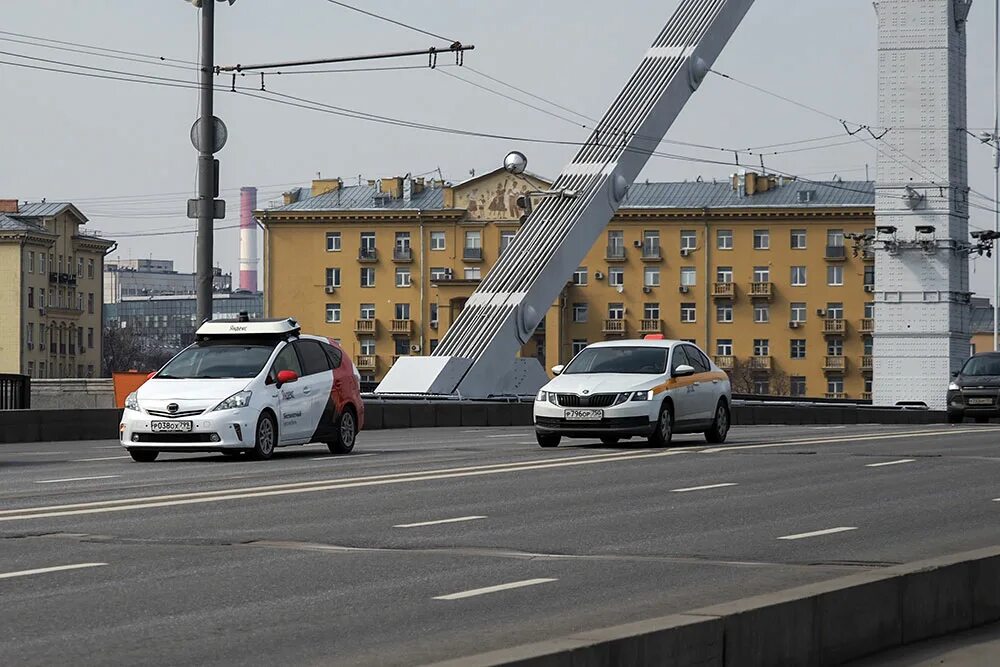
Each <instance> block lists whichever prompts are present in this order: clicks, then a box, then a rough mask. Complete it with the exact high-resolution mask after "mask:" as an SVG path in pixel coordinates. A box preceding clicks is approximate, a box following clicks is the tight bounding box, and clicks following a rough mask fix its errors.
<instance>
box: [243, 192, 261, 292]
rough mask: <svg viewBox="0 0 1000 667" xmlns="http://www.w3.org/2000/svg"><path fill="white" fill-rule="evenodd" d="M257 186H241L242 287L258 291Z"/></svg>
mask: <svg viewBox="0 0 1000 667" xmlns="http://www.w3.org/2000/svg"><path fill="white" fill-rule="evenodd" d="M256 208H257V188H251V187H246V188H240V289H245V290H249V291H251V292H256V291H257V221H256V220H254V218H253V212H254V210H255V209H256Z"/></svg>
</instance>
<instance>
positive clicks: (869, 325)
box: [858, 317, 875, 334]
mask: <svg viewBox="0 0 1000 667" xmlns="http://www.w3.org/2000/svg"><path fill="white" fill-rule="evenodd" d="M858 331H860V332H861V333H863V334H870V333H875V319H874V318H872V317H865V318H863V319H862V320H861V324H860V325H859V326H858Z"/></svg>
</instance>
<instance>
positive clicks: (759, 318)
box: [753, 303, 771, 324]
mask: <svg viewBox="0 0 1000 667" xmlns="http://www.w3.org/2000/svg"><path fill="white" fill-rule="evenodd" d="M753 321H754V322H756V323H757V324H767V323H768V322H770V321H771V307H770V305H769V304H766V303H755V304H754V305H753Z"/></svg>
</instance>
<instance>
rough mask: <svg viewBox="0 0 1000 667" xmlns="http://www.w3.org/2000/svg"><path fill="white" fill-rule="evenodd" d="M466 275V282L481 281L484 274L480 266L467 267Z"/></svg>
mask: <svg viewBox="0 0 1000 667" xmlns="http://www.w3.org/2000/svg"><path fill="white" fill-rule="evenodd" d="M464 275H465V279H466V280H479V279H480V278H481V277H482V272H481V271H480V269H479V267H478V266H467V267H465V273H464Z"/></svg>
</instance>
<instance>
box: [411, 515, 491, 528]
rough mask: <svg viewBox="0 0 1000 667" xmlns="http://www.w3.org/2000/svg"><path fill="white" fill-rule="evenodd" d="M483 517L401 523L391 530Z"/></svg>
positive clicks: (480, 517)
mask: <svg viewBox="0 0 1000 667" xmlns="http://www.w3.org/2000/svg"><path fill="white" fill-rule="evenodd" d="M485 518H486V517H485V516H482V515H477V516H457V517H455V518H454V519H438V520H437V521H421V522H420V523H401V524H399V525H397V526H393V528H420V527H421V526H437V525H440V524H442V523H460V522H462V521H475V520H476V519H485Z"/></svg>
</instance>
